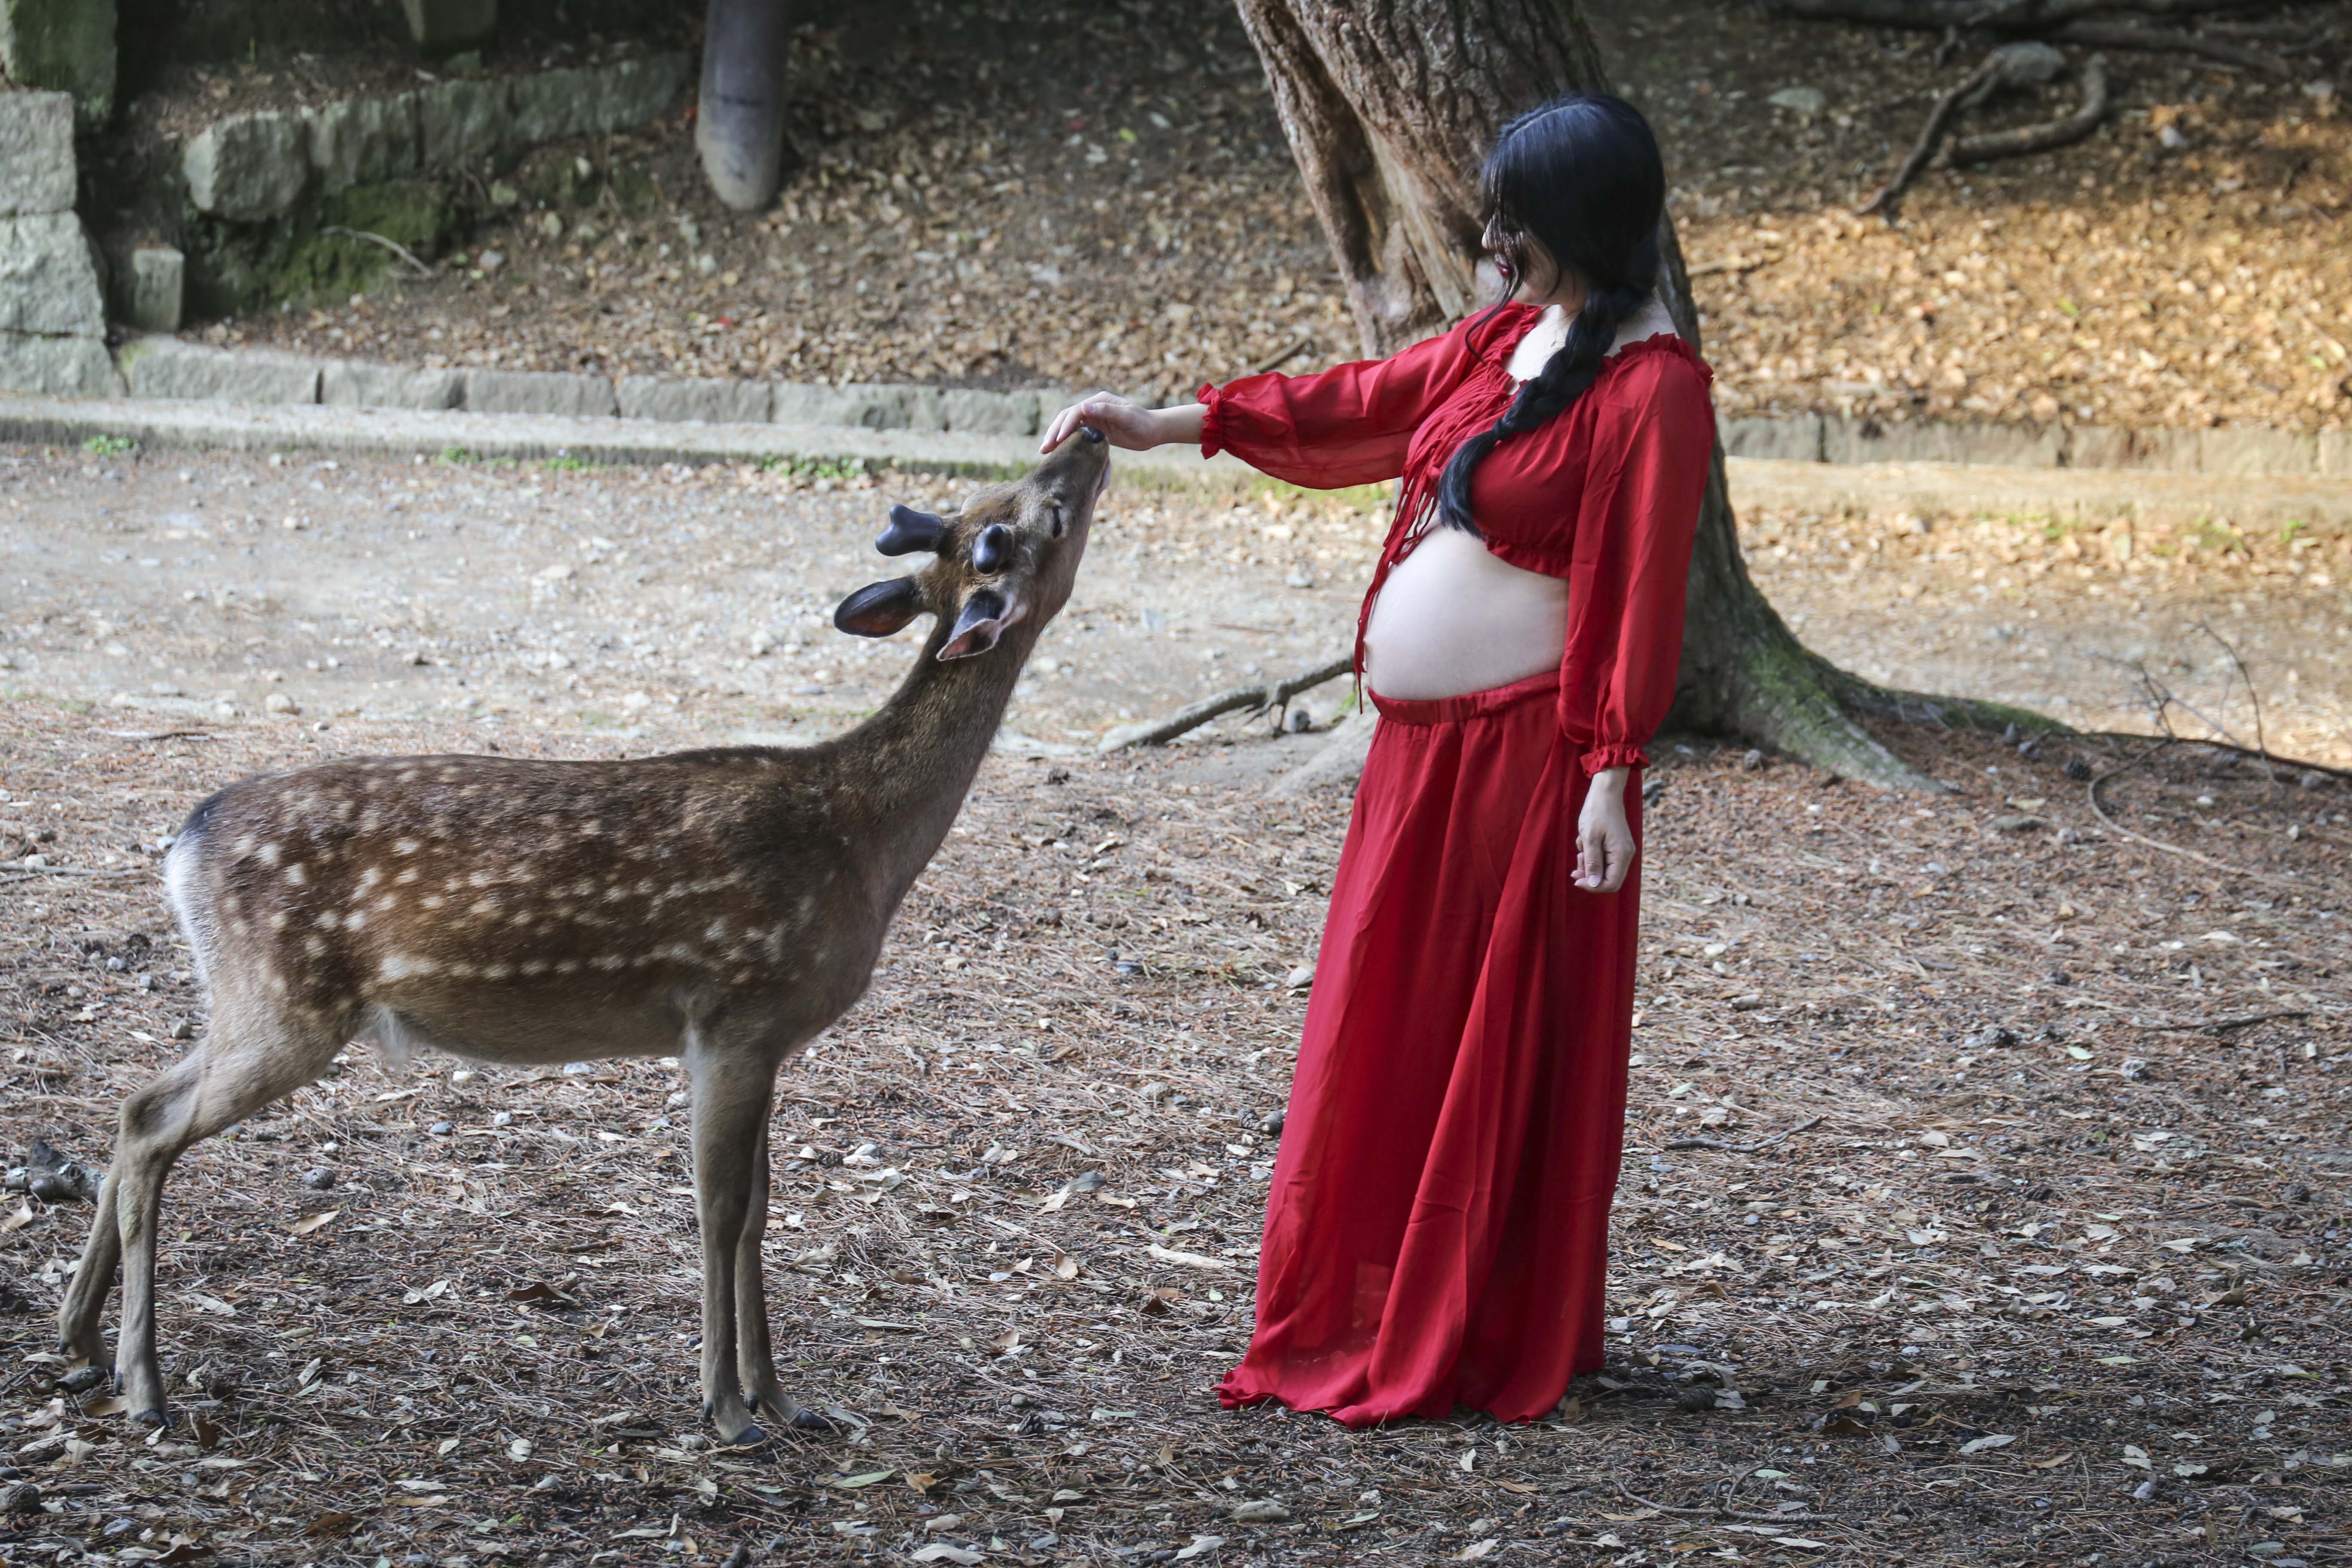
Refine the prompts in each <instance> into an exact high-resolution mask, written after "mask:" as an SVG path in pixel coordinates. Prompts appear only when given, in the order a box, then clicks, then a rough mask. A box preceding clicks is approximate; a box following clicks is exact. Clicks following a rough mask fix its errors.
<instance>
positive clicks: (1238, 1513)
mask: <svg viewBox="0 0 2352 1568" xmlns="http://www.w3.org/2000/svg"><path fill="white" fill-rule="evenodd" d="M1289 1517H1290V1510H1288V1509H1286V1508H1285V1507H1283V1506H1282V1504H1281V1503H1279V1502H1277V1501H1276V1500H1274V1499H1273V1498H1270V1497H1269V1498H1255V1499H1253V1500H1250V1501H1248V1502H1245V1503H1243V1504H1241V1505H1240V1506H1239V1507H1237V1508H1235V1509H1234V1523H1235V1524H1280V1523H1282V1522H1283V1521H1286V1520H1287V1519H1288V1518H1289Z"/></svg>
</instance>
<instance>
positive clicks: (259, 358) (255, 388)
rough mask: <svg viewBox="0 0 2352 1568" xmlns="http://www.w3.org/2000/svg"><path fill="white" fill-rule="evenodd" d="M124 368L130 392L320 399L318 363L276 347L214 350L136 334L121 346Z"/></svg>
mask: <svg viewBox="0 0 2352 1568" xmlns="http://www.w3.org/2000/svg"><path fill="white" fill-rule="evenodd" d="M122 368H123V371H124V372H125V374H127V375H128V376H129V377H130V381H131V396H133V397H178V398H200V399H203V400H205V401H207V402H214V403H316V402H318V401H319V362H318V361H317V360H314V359H308V358H305V357H304V356H303V355H300V354H290V353H281V352H280V351H278V350H276V349H234V350H232V349H215V348H207V347H206V346H205V345H204V344H203V343H191V342H182V341H181V340H180V339H178V338H163V337H155V338H140V339H138V340H136V341H135V342H131V343H129V344H127V345H125V347H124V348H123V351H122Z"/></svg>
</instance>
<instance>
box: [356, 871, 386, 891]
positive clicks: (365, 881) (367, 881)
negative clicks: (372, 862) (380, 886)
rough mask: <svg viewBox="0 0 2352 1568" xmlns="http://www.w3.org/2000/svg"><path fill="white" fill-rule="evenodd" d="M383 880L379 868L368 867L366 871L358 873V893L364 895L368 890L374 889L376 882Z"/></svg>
mask: <svg viewBox="0 0 2352 1568" xmlns="http://www.w3.org/2000/svg"><path fill="white" fill-rule="evenodd" d="M381 881H383V867H381V866H370V867H369V868H367V869H366V870H364V871H362V872H361V873H360V891H361V892H362V893H364V892H366V891H367V890H368V889H370V888H373V887H374V886H375V885H376V884H377V883H378V882H381Z"/></svg>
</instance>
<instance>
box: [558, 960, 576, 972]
mask: <svg viewBox="0 0 2352 1568" xmlns="http://www.w3.org/2000/svg"><path fill="white" fill-rule="evenodd" d="M579 972H580V961H579V960H578V959H576V958H564V959H558V960H557V961H556V964H555V973H558V974H576V973H579Z"/></svg>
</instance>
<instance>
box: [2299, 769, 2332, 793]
mask: <svg viewBox="0 0 2352 1568" xmlns="http://www.w3.org/2000/svg"><path fill="white" fill-rule="evenodd" d="M2294 782H2295V783H2296V784H2301V785H2302V786H2303V787H2304V788H2305V789H2326V787H2327V775H2326V773H2321V772H2320V771H2319V770H2318V769H2317V768H2305V770H2304V771H2303V773H2301V774H2300V775H2299V776H2298V777H2297V778H2296V779H2295V781H2294Z"/></svg>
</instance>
